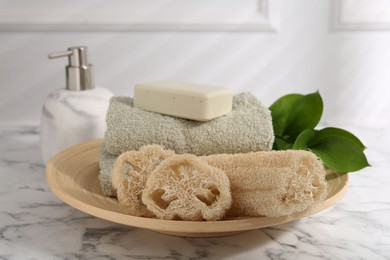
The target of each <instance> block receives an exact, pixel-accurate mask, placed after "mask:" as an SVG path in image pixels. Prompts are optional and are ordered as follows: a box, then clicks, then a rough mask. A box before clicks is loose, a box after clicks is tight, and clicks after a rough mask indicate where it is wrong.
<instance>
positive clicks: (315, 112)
mask: <svg viewBox="0 0 390 260" xmlns="http://www.w3.org/2000/svg"><path fill="white" fill-rule="evenodd" d="M295 102H296V103H294V104H293V107H291V108H290V112H289V113H288V117H287V120H286V127H285V129H284V134H287V135H289V136H297V135H298V134H299V133H300V132H302V131H303V130H305V129H313V128H314V127H315V126H316V125H317V124H318V122H319V121H320V119H321V116H322V111H323V102H322V98H321V95H320V93H319V92H318V91H317V92H314V93H311V94H308V95H305V96H303V97H302V98H301V99H300V100H299V101H295Z"/></svg>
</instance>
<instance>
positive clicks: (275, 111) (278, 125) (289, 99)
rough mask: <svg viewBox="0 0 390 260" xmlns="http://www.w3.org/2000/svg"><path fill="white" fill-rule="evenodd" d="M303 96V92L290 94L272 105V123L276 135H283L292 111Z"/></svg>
mask: <svg viewBox="0 0 390 260" xmlns="http://www.w3.org/2000/svg"><path fill="white" fill-rule="evenodd" d="M302 98H303V95H301V94H289V95H286V96H283V97H281V98H279V99H278V100H276V101H275V102H274V103H273V104H272V105H271V106H270V108H269V109H270V110H271V115H272V124H273V127H274V133H275V135H276V136H280V137H281V136H283V133H284V130H285V128H286V123H287V121H288V117H289V114H290V111H291V110H292V109H294V107H295V106H296V104H297V103H298V102H299V101H300V100H301V99H302Z"/></svg>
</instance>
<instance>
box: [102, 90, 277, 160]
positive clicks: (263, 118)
mask: <svg viewBox="0 0 390 260" xmlns="http://www.w3.org/2000/svg"><path fill="white" fill-rule="evenodd" d="M106 121H107V131H106V134H105V137H104V141H105V146H106V147H105V148H106V150H107V151H108V152H109V153H110V154H112V155H120V154H121V153H123V152H126V151H134V150H135V151H136V150H139V149H140V148H141V147H142V146H144V145H148V144H158V145H161V146H163V147H164V148H165V149H170V150H173V151H175V152H176V153H178V154H182V153H189V154H195V155H209V154H217V153H230V154H232V153H246V152H251V151H268V150H271V148H272V144H273V141H274V133H273V128H272V118H271V112H270V111H269V109H268V108H266V107H265V106H263V105H262V103H261V102H260V101H259V100H258V99H257V98H256V97H255V96H253V95H252V94H250V93H241V94H238V95H235V96H234V97H233V108H232V112H231V113H230V114H228V115H225V116H222V117H219V118H216V119H214V120H211V121H208V122H200V121H193V120H187V119H182V118H176V117H171V116H166V115H162V114H158V113H153V112H148V111H144V110H142V109H138V108H134V107H133V100H132V98H130V97H113V98H112V99H111V101H110V106H109V109H108V113H107V117H106Z"/></svg>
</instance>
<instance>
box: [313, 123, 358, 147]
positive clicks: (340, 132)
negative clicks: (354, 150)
mask: <svg viewBox="0 0 390 260" xmlns="http://www.w3.org/2000/svg"><path fill="white" fill-rule="evenodd" d="M333 136H340V137H344V138H347V139H349V140H351V141H353V142H355V143H356V144H357V145H358V146H359V147H360V149H362V150H364V149H365V148H366V147H365V146H364V144H363V143H362V142H361V141H360V140H359V138H357V137H356V136H355V135H354V134H352V133H350V132H348V131H346V130H344V129H340V128H336V127H327V128H323V129H321V130H316V131H315V136H314V137H313V140H312V141H313V143H316V142H319V141H321V140H323V139H326V138H328V137H333Z"/></svg>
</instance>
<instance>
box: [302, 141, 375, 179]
mask: <svg viewBox="0 0 390 260" xmlns="http://www.w3.org/2000/svg"><path fill="white" fill-rule="evenodd" d="M309 149H310V151H312V152H313V153H315V154H316V155H317V156H318V157H319V158H320V159H321V160H322V162H323V164H324V165H325V166H326V167H327V168H329V169H331V170H333V171H335V172H353V171H358V170H361V169H363V168H364V167H367V166H370V165H369V163H368V161H367V158H366V156H365V155H364V153H363V150H362V149H361V147H360V145H359V144H357V143H356V142H355V141H353V140H351V139H349V138H346V137H344V136H329V137H326V138H323V139H321V140H319V141H318V142H316V143H315V144H314V145H311V146H310V147H309Z"/></svg>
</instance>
